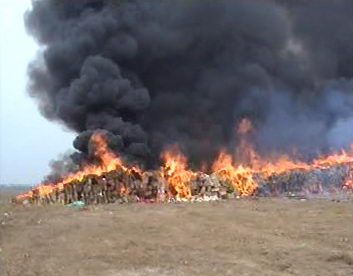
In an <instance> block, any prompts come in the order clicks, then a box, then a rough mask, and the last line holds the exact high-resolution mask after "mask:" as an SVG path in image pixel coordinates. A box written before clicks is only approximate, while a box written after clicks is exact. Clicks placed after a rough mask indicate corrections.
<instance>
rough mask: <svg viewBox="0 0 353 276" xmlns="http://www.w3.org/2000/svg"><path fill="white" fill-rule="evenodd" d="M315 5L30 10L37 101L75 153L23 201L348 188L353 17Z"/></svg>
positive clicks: (164, 0)
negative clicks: (37, 47) (68, 135)
mask: <svg viewBox="0 0 353 276" xmlns="http://www.w3.org/2000/svg"><path fill="white" fill-rule="evenodd" d="M309 2H310V3H309ZM311 2H313V3H311ZM314 2H315V1H289V0H284V1H277V0H270V1H260V0H253V1H227V0H219V1H213V0H190V1H168V0H145V1H133V0H132V1H129V0H124V1H113V0H77V1H70V0H61V1H58V0H48V1H36V0H34V1H33V8H32V9H31V10H30V11H28V13H27V14H26V16H25V23H26V26H27V29H28V31H29V33H30V34H32V35H33V36H34V37H35V38H36V39H37V41H38V42H39V43H40V44H41V45H42V46H43V47H42V48H41V52H40V53H39V54H38V58H37V59H36V60H34V61H33V63H32V64H31V65H30V66H29V79H30V81H29V93H30V95H31V96H33V97H34V98H35V99H36V100H37V101H38V103H39V107H40V110H41V112H42V114H43V115H44V116H45V117H46V118H48V119H50V120H53V121H57V122H59V123H62V124H64V125H65V126H66V127H67V128H68V129H70V130H72V131H74V132H75V133H77V138H76V139H75V141H74V143H73V144H74V148H75V149H76V152H75V153H74V154H72V155H71V156H70V157H69V159H70V162H67V164H73V166H72V168H71V167H69V168H67V166H61V167H62V168H64V169H65V170H64V171H65V173H64V174H62V173H61V171H58V170H56V171H55V167H54V172H53V173H52V174H51V175H50V176H49V177H48V178H47V180H48V181H46V184H44V185H40V186H38V187H37V188H35V189H33V190H32V191H30V192H28V193H27V194H24V195H19V196H18V197H17V199H18V200H30V201H45V202H57V201H59V202H63V203H70V202H72V201H73V200H84V201H85V202H87V203H99V202H113V201H117V200H118V201H141V200H145V201H146V200H147V201H162V202H165V201H171V200H194V199H195V198H196V199H197V200H199V199H202V198H205V199H206V198H207V199H210V198H225V197H228V196H234V195H235V196H244V197H248V196H253V195H267V194H274V193H276V192H278V193H285V192H290V191H303V190H308V191H312V192H316V191H324V190H327V189H331V188H329V187H337V188H338V189H341V188H342V187H344V188H345V189H350V188H352V185H353V184H352V183H353V182H352V176H353V172H352V169H351V166H352V164H353V163H352V162H353V155H352V154H351V151H350V150H346V151H343V150H342V151H340V152H339V153H335V154H332V152H338V149H339V150H340V149H347V148H348V146H349V143H351V142H352V141H353V132H352V131H351V130H350V129H351V127H350V126H351V125H352V123H353V97H352V91H353V70H352V68H353V66H352V64H353V54H352V53H353V52H352V49H353V40H352V39H348V38H351V37H353V27H352V26H353V21H352V20H353V14H352V11H353V6H352V5H353V4H352V1H351V0H338V1H328V0H323V1H316V2H315V3H314ZM317 10H319V12H317ZM323 19H324V20H323ZM323 22H324V23H325V28H323V27H322V24H323ZM244 118H248V119H244ZM234 125H238V129H237V131H235V132H234V131H232V129H233V127H234ZM255 129H256V131H255ZM174 144H175V145H177V146H174V147H170V145H174ZM178 148H179V149H178ZM293 149H295V154H292V151H293ZM317 153H321V154H322V156H320V157H317V156H318V155H317ZM315 156H316V158H315ZM161 163H162V164H161ZM65 164H66V163H65ZM57 167H60V166H57ZM77 168H79V169H77ZM67 172H68V173H67ZM196 199H195V200H196Z"/></svg>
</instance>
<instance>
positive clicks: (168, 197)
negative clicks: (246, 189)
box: [17, 165, 350, 205]
mask: <svg viewBox="0 0 353 276" xmlns="http://www.w3.org/2000/svg"><path fill="white" fill-rule="evenodd" d="M349 174H350V168H349V166H346V165H340V166H333V167H330V168H327V169H324V170H323V169H321V170H319V169H318V170H314V171H304V170H303V171H302V170H294V171H289V172H286V173H282V174H274V175H271V176H269V177H264V176H263V175H260V174H259V175H255V176H254V178H255V179H254V181H255V182H256V183H257V187H256V190H255V192H254V194H253V196H278V195H283V196H286V195H298V196H299V195H303V194H306V193H331V192H334V191H337V190H342V187H344V183H345V181H346V179H347V177H349ZM183 184H184V185H185V187H186V189H188V191H189V193H188V194H186V195H184V196H181V195H180V194H179V193H178V192H177V190H176V189H175V187H173V186H171V185H170V183H168V179H166V178H165V177H162V176H161V174H160V171H147V172H143V173H140V172H134V171H132V172H129V173H126V172H125V171H124V170H115V171H111V172H109V173H105V174H103V175H100V176H97V175H87V176H85V177H84V178H83V179H82V180H81V181H73V182H71V183H69V184H67V185H65V186H63V187H62V189H59V188H56V189H54V190H53V191H52V192H51V193H48V192H45V191H44V192H43V191H42V189H45V187H46V186H45V185H44V186H39V187H37V188H34V189H32V190H31V191H30V193H31V196H27V197H24V198H20V199H17V202H22V203H33V204H54V203H61V204H65V205H66V204H70V203H73V202H76V201H83V202H85V204H104V203H114V202H119V203H127V202H173V201H210V200H217V199H228V198H234V197H239V196H241V194H240V193H239V192H238V191H237V190H236V189H235V188H234V183H231V182H230V181H229V180H227V179H224V178H222V176H221V175H219V174H216V173H213V174H206V173H203V172H198V173H195V174H194V175H193V177H192V178H191V180H190V181H189V182H188V183H183Z"/></svg>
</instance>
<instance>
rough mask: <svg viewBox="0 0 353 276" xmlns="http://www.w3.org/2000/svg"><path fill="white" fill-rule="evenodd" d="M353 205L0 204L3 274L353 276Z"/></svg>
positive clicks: (311, 202) (247, 202) (268, 202)
mask: <svg viewBox="0 0 353 276" xmlns="http://www.w3.org/2000/svg"><path fill="white" fill-rule="evenodd" d="M352 207H353V204H352V201H331V200H307V201H301V200H288V199H251V200H229V201H220V202H204V203H189V204H143V203H141V204H126V205H118V204H111V205H104V206H103V205H100V206H91V207H88V208H86V209H75V208H69V207H63V206H47V207H41V206H37V207H35V206H31V207H30V206H13V205H11V204H9V203H4V202H2V203H0V257H1V259H0V275H9V276H15V275H18V276H26V275H45V276H51V275H58V276H59V275H60V276H61V275H67V276H70V275H82V276H89V275H103V276H104V275H107V276H114V275H116V276H118V275H121V276H140V275H141V276H142V275H170V276H174V275H175V276H176V275H205V276H208V275H210V276H211V275H329V276H332V275H353V212H352V210H353V209H352Z"/></svg>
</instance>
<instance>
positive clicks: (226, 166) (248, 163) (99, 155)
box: [16, 119, 353, 200]
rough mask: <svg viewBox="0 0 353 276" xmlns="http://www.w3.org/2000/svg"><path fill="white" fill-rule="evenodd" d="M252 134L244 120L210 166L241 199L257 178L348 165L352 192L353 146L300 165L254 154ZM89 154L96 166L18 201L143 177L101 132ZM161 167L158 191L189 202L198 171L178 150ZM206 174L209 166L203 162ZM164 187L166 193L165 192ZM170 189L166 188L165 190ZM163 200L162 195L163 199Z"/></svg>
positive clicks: (165, 154) (250, 191)
mask: <svg viewBox="0 0 353 276" xmlns="http://www.w3.org/2000/svg"><path fill="white" fill-rule="evenodd" d="M253 132H254V128H253V126H252V123H251V121H250V120H248V119H243V120H242V121H241V122H240V123H239V126H238V128H237V136H238V138H239V142H238V147H237V148H236V150H235V152H234V154H233V155H232V154H230V153H226V152H225V151H222V152H220V154H219V155H218V158H217V159H216V160H215V161H214V162H213V164H211V166H210V167H211V169H212V173H214V174H215V175H217V176H218V177H219V178H220V179H221V180H223V181H225V182H227V183H229V185H230V186H231V187H232V188H233V189H234V190H235V191H236V192H237V194H238V195H240V196H251V195H253V194H254V193H255V191H256V189H257V187H258V183H257V179H259V177H260V178H262V179H267V178H269V177H270V176H272V175H279V174H286V173H288V172H290V171H298V170H300V171H313V170H321V169H327V168H329V167H332V166H338V165H346V166H348V169H349V171H348V176H347V178H346V179H345V182H344V184H343V188H345V189H353V169H352V167H353V147H352V149H351V150H350V151H347V152H346V151H341V152H339V153H334V154H331V155H328V156H320V157H319V158H317V159H315V160H313V161H312V162H302V161H298V160H295V159H292V158H290V157H289V156H288V155H281V156H277V157H276V158H270V159H269V158H264V157H262V156H261V155H260V154H258V153H257V151H256V150H255V147H254V146H253V144H252V143H251V135H252V133H253ZM90 142H91V145H92V155H93V156H94V157H95V159H96V160H97V161H98V162H97V164H87V165H85V166H83V168H82V169H81V170H80V171H78V172H75V173H71V174H68V175H66V176H65V177H64V178H63V179H62V181H60V182H59V183H55V184H53V183H50V184H46V185H40V186H38V187H36V188H34V189H32V190H31V191H29V192H27V193H24V194H21V195H18V196H17V197H16V198H17V199H18V200H24V199H31V198H33V197H35V196H36V197H40V198H46V197H47V196H50V195H52V194H53V193H55V192H57V191H59V192H60V191H63V190H64V189H65V187H66V186H67V185H70V184H71V183H73V182H81V181H83V180H84V179H85V178H86V177H87V176H89V175H94V176H98V177H99V176H102V175H104V174H105V173H109V172H112V171H122V172H124V173H125V174H128V175H134V176H136V175H139V176H141V179H142V176H143V175H144V173H145V172H144V171H142V170H141V169H139V168H138V167H127V166H125V165H124V163H123V160H122V159H121V158H119V157H118V156H117V155H116V154H115V153H113V152H112V151H111V150H110V149H109V147H108V144H107V141H106V137H105V135H104V133H102V132H96V133H94V134H93V135H92V136H91V139H90ZM161 159H162V161H163V165H162V166H161V168H160V169H159V171H158V172H157V174H158V175H159V176H160V177H161V180H162V181H161V183H166V184H167V186H168V187H165V184H162V185H161V187H159V189H160V190H161V191H163V192H160V193H163V194H164V193H166V194H167V195H168V198H169V199H171V198H175V199H192V196H193V194H192V188H191V182H192V181H193V179H194V178H196V176H197V174H198V173H199V172H195V171H192V170H190V169H189V168H188V161H187V158H186V157H185V156H184V155H183V154H182V153H181V152H180V151H179V150H178V149H177V147H171V148H168V149H167V150H166V151H164V152H163V153H162V154H161ZM203 167H204V170H205V171H206V170H207V168H208V167H209V164H206V163H203ZM165 188H167V189H166V190H164V189H165ZM168 188H169V189H168ZM117 192H118V193H119V194H120V195H127V194H128V193H129V187H128V186H125V185H123V186H121V187H120V188H119V190H118V191H117ZM162 197H163V198H164V195H163V196H162Z"/></svg>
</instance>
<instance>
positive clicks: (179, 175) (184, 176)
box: [160, 147, 195, 199]
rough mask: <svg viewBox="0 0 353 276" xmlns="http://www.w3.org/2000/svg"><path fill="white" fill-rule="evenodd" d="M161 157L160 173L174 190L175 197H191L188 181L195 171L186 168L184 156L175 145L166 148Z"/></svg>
mask: <svg viewBox="0 0 353 276" xmlns="http://www.w3.org/2000/svg"><path fill="white" fill-rule="evenodd" d="M161 157H162V160H163V161H164V165H163V166H162V167H161V169H160V175H161V176H162V177H163V178H165V179H166V181H167V183H168V184H169V186H170V187H171V188H172V190H173V191H175V193H176V194H175V197H176V198H177V199H180V198H187V199H189V198H191V188H190V181H191V179H192V178H193V177H194V175H195V173H194V172H192V171H191V170H189V169H187V160H186V157H185V156H184V155H183V154H182V153H181V152H180V151H179V150H178V149H177V148H176V147H171V148H169V149H167V150H166V151H164V152H163V153H162V155H161Z"/></svg>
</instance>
